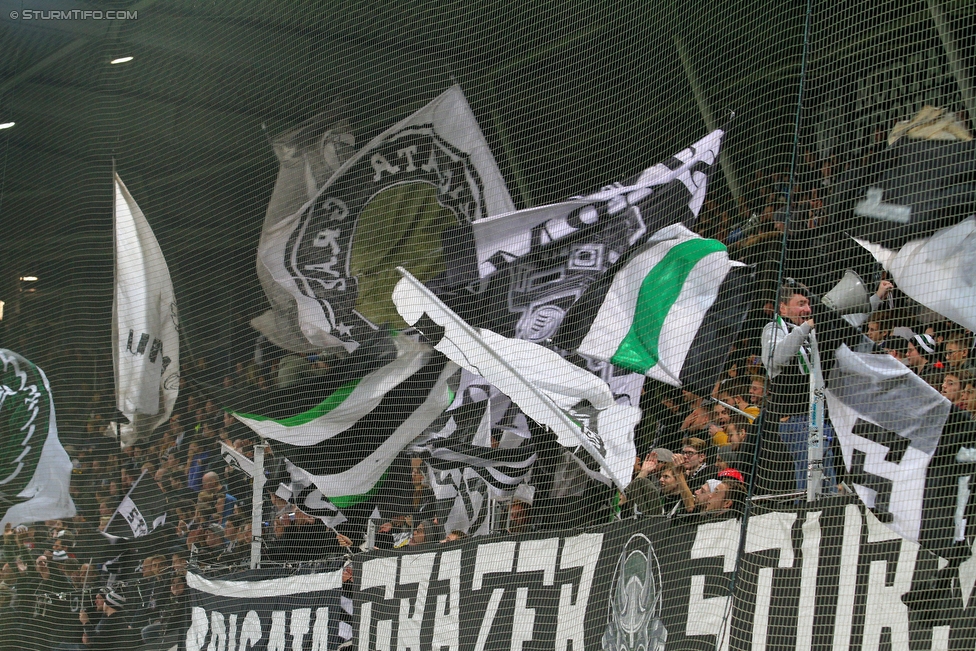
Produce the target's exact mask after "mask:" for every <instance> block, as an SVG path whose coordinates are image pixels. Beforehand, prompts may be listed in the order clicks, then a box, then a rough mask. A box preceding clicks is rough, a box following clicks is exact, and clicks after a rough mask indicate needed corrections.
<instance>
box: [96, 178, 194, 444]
mask: <svg viewBox="0 0 976 651" xmlns="http://www.w3.org/2000/svg"><path fill="white" fill-rule="evenodd" d="M112 312H113V317H114V318H113V320H112V338H113V340H114V342H115V344H114V346H113V347H112V355H113V359H114V362H115V394H116V398H117V402H118V409H119V411H121V412H122V413H123V414H124V415H125V417H126V418H127V419H128V420H129V422H128V423H126V424H123V425H122V426H121V428H120V429H121V438H122V445H123V447H126V446H129V445H131V444H133V443H134V442H135V441H137V440H138V439H139V438H140V437H142V436H145V435H147V434H150V433H151V432H152V431H153V430H154V429H156V427H158V426H159V425H160V424H162V423H164V422H166V420H167V419H169V417H170V414H172V413H173V405H174V404H176V398H177V395H178V394H179V391H180V333H179V318H178V316H177V312H176V297H175V295H174V294H173V283H172V281H171V280H170V277H169V268H168V267H167V266H166V260H165V259H164V258H163V252H162V251H161V250H160V248H159V243H158V242H156V236H155V235H153V232H152V229H151V228H149V223H148V222H147V221H146V217H145V215H143V213H142V210H140V209H139V206H138V204H136V202H135V200H134V199H133V198H132V195H130V194H129V191H128V190H127V189H126V187H125V185H123V183H122V179H120V178H119V175H118V174H116V175H115V301H114V303H113V309H112Z"/></svg>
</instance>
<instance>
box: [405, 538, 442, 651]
mask: <svg viewBox="0 0 976 651" xmlns="http://www.w3.org/2000/svg"><path fill="white" fill-rule="evenodd" d="M436 558H437V554H416V555H409V556H404V557H403V562H402V563H400V585H413V584H416V585H417V593H416V596H415V597H414V600H413V612H412V613H411V612H410V598H409V597H404V598H403V599H401V600H400V622H399V628H398V629H397V651H407V650H408V649H409V650H410V651H421V649H420V627H421V625H423V623H424V611H425V609H426V608H427V589H428V587H429V586H430V575H431V572H433V571H434V560H435V559H436Z"/></svg>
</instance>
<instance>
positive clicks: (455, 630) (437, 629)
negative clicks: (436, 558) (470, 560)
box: [431, 549, 461, 651]
mask: <svg viewBox="0 0 976 651" xmlns="http://www.w3.org/2000/svg"><path fill="white" fill-rule="evenodd" d="M437 580H438V581H447V580H450V582H451V592H450V594H446V595H443V594H441V595H437V607H436V609H435V611H434V638H433V640H431V650H432V651H441V649H442V648H444V647H447V649H448V651H458V644H459V640H460V636H461V621H460V617H459V615H460V612H461V550H460V549H455V550H453V551H450V552H447V553H444V554H441V564H440V569H439V570H438V573H437Z"/></svg>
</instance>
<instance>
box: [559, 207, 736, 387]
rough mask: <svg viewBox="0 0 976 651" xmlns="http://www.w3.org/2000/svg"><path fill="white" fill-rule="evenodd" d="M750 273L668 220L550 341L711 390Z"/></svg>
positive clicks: (708, 242)
mask: <svg viewBox="0 0 976 651" xmlns="http://www.w3.org/2000/svg"><path fill="white" fill-rule="evenodd" d="M752 276H753V272H752V269H751V268H749V267H746V266H745V265H743V264H742V263H738V262H733V261H731V260H729V257H728V254H727V252H726V249H725V245H723V244H722V243H721V242H719V241H717V240H707V239H703V238H701V237H699V236H697V235H695V234H694V233H692V232H691V231H689V230H688V229H687V228H685V227H684V226H683V225H681V224H675V225H672V226H667V227H665V228H662V229H660V230H659V231H657V232H656V233H655V234H654V235H653V236H652V237H651V238H650V240H648V242H647V243H646V244H645V245H644V246H643V247H642V248H641V249H639V250H637V251H635V252H634V253H633V255H631V256H629V257H628V258H627V259H626V260H624V261H622V262H621V263H620V264H619V265H618V267H617V268H615V269H612V270H611V271H610V273H608V274H607V276H606V277H605V278H603V279H601V280H600V281H599V282H597V283H594V284H593V285H592V286H591V287H590V288H589V289H588V290H587V292H586V294H584V295H583V297H582V298H581V299H580V300H579V301H578V302H577V303H576V304H575V305H574V306H573V308H572V309H571V310H570V312H569V314H568V315H567V316H566V319H565V321H564V322H563V327H562V328H561V329H560V331H559V332H558V333H557V334H556V337H555V339H554V341H555V343H556V345H557V346H560V347H562V348H566V349H569V350H574V351H576V352H578V353H580V354H581V355H586V356H589V357H593V358H596V359H602V360H607V361H609V362H611V363H613V364H615V365H616V366H620V367H622V368H626V369H628V370H631V371H635V372H638V373H643V374H644V375H646V376H647V377H650V378H653V379H655V380H658V381H660V382H665V383H667V384H670V385H672V386H676V387H682V388H684V389H686V390H688V391H691V392H692V393H696V394H699V395H709V394H710V393H711V390H712V387H713V386H714V384H715V382H716V380H717V379H718V377H719V374H720V373H721V372H722V368H723V366H724V364H725V360H726V358H727V356H728V352H729V349H730V348H731V345H732V342H733V341H735V339H736V337H737V335H738V333H739V330H740V329H741V327H742V323H743V321H744V319H745V316H746V313H747V312H748V309H749V302H748V296H749V295H750V284H751V281H752Z"/></svg>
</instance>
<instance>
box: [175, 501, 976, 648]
mask: <svg viewBox="0 0 976 651" xmlns="http://www.w3.org/2000/svg"><path fill="white" fill-rule="evenodd" d="M828 504H829V506H828V505H817V506H816V507H815V508H797V509H793V510H788V511H766V510H762V509H760V510H759V511H757V512H754V515H753V516H752V518H751V520H750V522H749V527H748V531H747V534H746V537H745V540H744V541H741V542H742V543H743V544H742V545H741V547H740V534H741V522H740V521H739V520H736V519H734V518H721V517H717V518H715V517H709V516H701V515H693V516H689V517H687V518H677V519H674V520H670V521H668V520H665V519H664V518H645V519H641V520H634V521H628V522H620V523H615V524H613V525H608V526H606V527H603V528H599V529H594V530H586V531H574V532H548V533H538V534H523V535H519V536H504V535H501V536H489V537H480V538H470V539H467V540H466V541H462V542H455V543H447V544H438V543H433V544H428V545H422V546H417V547H409V548H407V550H406V551H388V552H387V551H377V552H374V553H371V554H360V555H357V556H356V557H354V559H353V564H352V577H351V580H350V581H349V582H347V583H346V584H345V589H344V592H343V594H345V595H346V596H347V597H351V598H352V600H353V601H352V605H353V612H352V614H351V616H350V621H351V632H352V648H353V649H358V650H359V651H374V650H375V651H407V650H409V651H492V650H505V651H508V650H509V649H511V650H512V651H521V650H524V651H529V650H532V651H542V650H549V649H552V650H554V651H581V650H582V649H587V650H589V649H603V650H604V651H624V650H628V651H629V650H637V649H643V650H645V651H659V650H662V649H668V650H670V649H677V650H682V651H686V650H690V649H702V650H705V649H709V650H714V649H784V650H786V649H790V650H793V649H804V650H806V649H830V650H839V649H860V650H862V651H868V650H872V649H882V648H885V649H909V648H913V649H915V648H918V649H972V648H973V646H974V642H976V600H974V599H971V596H972V592H973V586H974V583H976V557H969V559H968V560H967V561H965V562H964V563H962V565H960V566H958V567H951V566H950V568H949V569H948V572H949V574H951V581H947V582H946V583H945V584H944V586H942V584H939V585H940V586H942V587H940V589H938V590H933V591H931V595H929V597H930V600H929V601H928V602H926V603H925V604H924V606H925V607H924V608H921V609H919V608H916V609H912V610H910V609H909V608H908V606H906V605H905V603H904V602H903V600H902V596H903V595H905V594H906V593H908V592H909V591H910V590H912V591H914V592H917V591H919V590H920V589H922V588H923V587H924V586H926V585H929V583H930V582H931V580H932V579H933V578H934V577H936V576H937V572H939V571H940V567H942V566H944V565H945V562H944V561H940V559H939V558H938V557H936V556H934V555H932V554H929V553H928V552H926V551H924V550H921V549H920V548H919V546H918V545H917V544H916V543H913V542H910V541H906V540H904V539H903V538H901V537H900V536H898V535H897V534H895V533H893V532H892V531H891V530H890V529H888V528H887V527H886V526H885V525H883V524H882V523H880V522H879V521H878V520H877V519H876V518H875V517H874V516H873V515H872V514H871V513H870V512H869V511H866V510H865V509H864V508H863V506H861V505H860V504H859V503H856V502H854V501H846V500H844V499H841V498H838V499H837V500H836V501H831V502H829V503H828ZM970 553H971V550H970ZM737 566H738V567H737ZM945 575H946V570H945V569H943V570H941V574H940V576H945ZM313 576H315V577H320V576H321V577H325V576H332V579H331V581H332V583H328V585H335V586H337V585H338V583H336V581H337V579H336V578H335V573H332V574H331V575H313ZM299 578H301V579H302V580H310V578H309V577H299ZM322 580H325V579H322ZM191 587H194V586H193V585H192V584H191ZM315 590H319V592H315ZM208 594H211V596H213V595H212V593H208ZM333 594H334V593H333V592H330V591H329V589H328V588H322V587H321V586H319V587H314V588H313V587H311V586H310V587H309V588H308V594H307V595H305V599H306V600H305V601H304V602H303V604H304V605H303V606H302V607H303V608H306V609H309V610H308V612H309V613H312V614H314V615H315V618H313V620H312V622H311V623H309V622H308V621H306V620H307V619H308V618H307V617H306V616H305V615H300V616H299V620H298V625H297V626H296V627H295V628H294V629H293V628H292V627H291V625H290V624H289V625H288V626H285V623H286V620H287V621H291V620H288V617H291V618H292V619H294V617H295V615H294V612H295V610H294V608H292V609H291V610H289V607H287V606H286V605H281V604H284V602H285V600H287V599H296V598H297V595H294V594H290V595H288V596H279V595H276V594H275V595H271V594H268V595H267V596H266V597H265V598H264V602H263V604H258V605H248V608H251V607H253V608H255V609H257V608H259V607H260V608H264V609H265V610H264V611H259V612H281V613H285V614H279V615H277V617H278V619H277V620H274V617H275V616H274V615H268V616H267V617H268V618H269V619H268V621H269V624H268V626H267V627H266V628H267V630H269V631H270V632H271V633H272V634H273V633H274V626H275V624H274V621H278V622H279V623H280V626H279V628H278V629H277V630H278V631H280V634H278V637H274V636H273V635H272V638H273V640H272V642H273V643H266V642H265V640H268V639H269V637H268V634H266V633H265V634H263V635H264V637H262V638H260V641H255V642H251V641H250V640H251V639H252V638H248V640H247V641H246V640H244V639H243V638H242V637H241V636H242V635H244V633H243V632H242V631H243V629H241V628H240V626H241V624H240V622H242V621H244V620H245V619H246V618H247V617H252V616H251V615H250V614H249V613H248V611H246V610H244V609H243V606H240V607H238V606H235V608H237V609H236V610H232V609H231V608H230V607H229V606H226V605H224V604H223V603H221V602H220V601H219V600H215V601H210V602H207V601H206V599H207V597H203V598H201V595H198V597H197V602H195V603H197V604H198V605H197V606H195V607H194V608H193V621H194V622H195V623H197V622H199V624H198V627H197V628H196V629H194V628H192V627H191V630H190V632H189V633H188V634H187V636H186V639H187V641H188V644H187V648H192V649H202V648H204V647H206V648H223V647H222V646H220V645H221V644H222V642H220V641H219V640H218V642H217V646H213V647H211V646H207V645H209V644H212V643H211V641H210V640H211V639H213V638H207V637H205V632H206V631H207V630H208V627H209V630H210V631H211V635H213V633H212V631H214V630H215V629H217V628H220V627H216V626H215V624H214V622H215V621H217V622H224V624H223V625H222V626H223V628H220V630H222V631H224V632H223V634H224V635H226V636H227V639H226V644H227V646H226V648H227V649H231V648H235V649H272V648H281V649H294V650H295V651H300V650H305V651H312V650H314V649H324V648H326V647H323V646H317V644H319V642H316V640H319V639H320V638H319V637H316V636H315V635H313V634H311V633H309V631H313V630H314V629H315V621H318V620H317V619H316V618H317V617H320V616H321V615H319V612H320V611H319V610H318V609H319V608H327V609H329V612H330V613H331V612H333V611H332V608H333V607H334V606H331V607H330V602H329V599H335V597H333V596H331V595H333ZM318 595H321V596H318ZM313 599H321V600H322V601H321V603H319V602H316V603H312V600H313ZM208 603H209V604H210V605H207V604H208ZM234 603H235V604H239V603H242V602H234ZM333 603H334V602H333ZM210 609H213V610H216V611H219V613H220V615H221V616H220V617H217V616H215V615H214V614H213V612H211V610H210ZM288 612H291V614H290V615H288V614H287V613H288ZM231 613H236V616H237V622H238V623H237V627H238V629H237V630H236V631H234V630H232V629H233V626H231V624H230V619H229V616H230V614H231ZM257 616H259V617H261V621H262V622H264V621H265V615H257ZM328 616H329V617H332V615H331V614H330V615H328ZM215 618H216V619H215ZM252 621H257V620H255V619H254V617H252ZM253 630H255V631H256V630H257V629H256V628H253ZM263 630H264V629H263ZM293 630H294V631H295V633H294V634H293V633H292V631H293ZM322 630H324V628H323V629H322ZM201 631H203V632H204V634H203V635H201ZM281 635H284V637H281ZM295 635H299V636H300V639H299V638H296V637H295ZM323 635H324V633H323ZM235 636H236V638H235ZM253 639H255V640H257V639H258V638H253ZM322 639H324V638H322ZM245 641H246V644H245ZM191 642H192V644H190V643H191ZM328 648H334V647H333V646H329V647H328Z"/></svg>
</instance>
